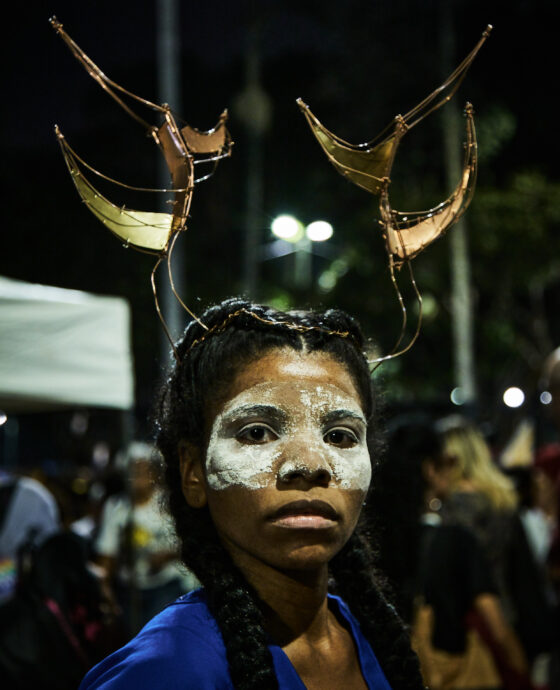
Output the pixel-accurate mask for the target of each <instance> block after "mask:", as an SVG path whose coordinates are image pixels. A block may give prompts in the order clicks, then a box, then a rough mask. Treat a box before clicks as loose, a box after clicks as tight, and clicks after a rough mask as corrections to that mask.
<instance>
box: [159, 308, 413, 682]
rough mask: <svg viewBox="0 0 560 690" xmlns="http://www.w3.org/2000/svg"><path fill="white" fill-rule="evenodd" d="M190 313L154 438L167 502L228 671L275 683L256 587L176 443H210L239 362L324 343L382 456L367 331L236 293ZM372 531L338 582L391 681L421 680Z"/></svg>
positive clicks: (373, 448)
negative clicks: (202, 501) (196, 498)
mask: <svg viewBox="0 0 560 690" xmlns="http://www.w3.org/2000/svg"><path fill="white" fill-rule="evenodd" d="M201 321H202V322H203V324H204V325H205V326H206V327H207V329H208V330H205V329H204V326H202V325H201V324H200V323H199V322H196V321H193V322H191V323H190V324H189V325H188V327H187V329H186V331H185V333H184V336H183V338H182V340H181V341H180V342H179V343H178V345H177V363H176V364H175V366H174V368H173V370H172V371H171V373H170V375H169V377H168V379H167V381H166V382H165V384H164V385H163V387H162V390H161V393H160V396H159V399H158V403H157V407H156V415H155V417H156V418H155V422H156V442H157V445H158V447H159V449H160V451H161V453H162V455H163V458H164V473H165V484H166V486H167V492H168V504H169V510H170V512H171V514H172V516H173V519H174V521H175V527H176V531H177V534H178V535H179V537H180V540H181V557H182V559H183V561H184V563H185V565H186V566H187V567H188V568H189V569H190V570H191V571H192V572H194V574H195V575H196V576H197V577H198V579H199V580H200V582H201V583H202V584H203V586H204V588H205V592H206V595H207V600H208V606H209V609H210V611H211V613H212V614H213V616H214V617H215V619H216V621H217V623H218V626H219V628H220V631H221V634H222V638H223V641H224V644H225V648H226V653H227V659H228V664H229V669H230V675H231V679H232V681H233V684H234V686H235V688H236V689H237V690H257V689H258V690H267V689H269V688H270V689H272V688H277V687H278V681H277V678H276V674H275V671H274V667H273V661H272V656H271V653H270V651H269V649H268V646H267V635H266V632H265V629H264V617H263V614H262V611H261V606H260V603H261V602H260V600H259V597H258V595H257V594H256V592H255V591H254V589H253V588H252V587H251V586H250V585H249V584H248V582H247V581H246V580H245V578H244V576H243V574H242V573H241V571H240V570H239V569H238V568H237V567H236V566H235V564H234V563H233V561H232V559H231V557H230V556H229V554H228V552H227V551H226V550H225V549H224V547H223V546H222V544H221V542H220V539H219V537H218V534H217V531H216V529H215V527H214V524H213V522H212V519H211V517H210V513H209V510H208V508H207V507H203V508H192V507H191V506H189V505H188V504H187V502H186V500H185V498H184V496H183V493H182V489H181V475H180V460H179V444H180V442H181V441H183V440H184V441H188V442H189V443H191V444H193V445H195V446H196V447H198V448H200V449H202V450H205V448H206V443H207V440H206V439H205V437H204V435H205V429H207V423H206V422H207V420H206V419H205V413H206V412H207V410H208V408H209V405H210V403H211V401H212V400H213V399H215V398H216V396H221V395H223V394H224V393H225V392H226V391H227V389H228V386H229V385H230V383H231V382H232V381H233V379H234V377H235V376H236V374H237V373H238V371H239V370H240V368H241V367H242V366H246V365H247V364H249V363H250V362H251V361H253V360H255V359H257V358H259V357H261V356H262V355H264V354H265V353H266V352H267V351H270V350H273V349H278V348H286V347H291V348H293V349H294V350H298V351H307V352H312V351H321V352H325V353H328V354H329V355H330V356H332V357H333V358H334V359H335V360H337V361H339V362H340V363H342V364H343V365H344V366H345V367H346V368H347V370H348V371H349V373H350V375H351V376H352V378H353V381H354V383H355V385H356V389H357V391H358V393H359V395H360V398H361V401H362V405H363V409H364V413H365V415H366V418H367V419H368V422H369V423H368V447H369V450H370V455H371V457H372V458H375V457H376V455H377V449H378V445H379V440H378V439H377V437H376V429H377V425H376V424H372V423H371V420H372V419H373V417H374V415H375V413H376V406H375V404H374V397H373V392H372V386H371V378H370V373H369V367H368V364H367V360H366V358H365V357H364V355H363V345H364V342H363V336H362V334H361V331H360V329H359V326H358V325H357V323H356V322H355V321H354V319H352V318H351V317H350V316H348V315H347V314H345V313H344V312H341V311H338V310H329V311H326V312H324V313H314V312H291V313H282V312H278V311H276V310H274V309H271V308H269V307H265V306H260V305H254V304H252V303H249V302H247V301H245V300H242V299H239V298H231V299H228V300H225V301H224V302H222V303H220V304H218V305H216V306H214V307H211V308H209V309H208V310H207V311H206V312H205V313H204V314H203V315H202V316H201ZM364 534H365V532H364V530H363V529H362V530H361V531H360V530H357V531H356V532H355V533H354V535H353V536H352V538H351V539H350V540H349V542H348V543H347V544H346V546H345V547H344V549H343V551H342V552H341V553H340V554H339V555H338V556H337V557H336V558H335V559H334V560H333V562H332V564H331V565H332V570H331V572H332V576H333V578H334V580H335V582H336V587H337V591H338V592H339V593H340V594H341V595H342V596H343V598H344V599H345V600H346V601H347V603H348V604H349V606H350V607H351V610H352V612H353V613H354V615H355V616H356V618H357V619H358V620H359V621H360V624H361V626H362V629H363V631H364V634H365V635H366V638H367V639H368V640H369V641H370V643H371V645H372V648H373V649H374V650H375V653H376V656H377V658H378V660H379V662H380V664H381V666H382V668H383V671H384V673H385V675H386V676H387V678H388V680H389V682H390V683H391V685H392V687H394V688H398V689H399V690H400V689H401V688H402V689H403V690H405V689H406V690H408V688H410V689H412V688H415V689H418V688H421V687H423V684H422V680H421V676H420V671H419V666H418V661H417V659H416V656H415V655H414V653H413V652H412V650H411V648H410V644H409V641H408V638H407V635H406V632H405V630H404V627H403V625H402V623H401V622H400V619H399V618H398V616H397V614H396V612H395V610H394V608H393V607H392V606H391V605H390V604H388V602H387V601H386V599H385V598H384V596H383V594H382V592H381V589H380V587H379V586H378V584H377V582H376V576H375V571H374V569H373V565H372V553H371V547H370V546H369V543H368V539H367V537H365V536H364Z"/></svg>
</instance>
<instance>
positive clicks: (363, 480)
mask: <svg viewBox="0 0 560 690" xmlns="http://www.w3.org/2000/svg"><path fill="white" fill-rule="evenodd" d="M328 456H329V459H328V462H329V464H330V466H331V468H332V471H333V475H334V478H335V479H336V481H337V483H338V486H339V487H340V488H341V489H358V490H360V491H364V492H365V491H367V490H368V488H369V483H370V481H371V461H370V457H369V452H368V449H367V448H365V447H362V446H356V447H355V448H345V449H341V448H334V447H333V448H329V450H328Z"/></svg>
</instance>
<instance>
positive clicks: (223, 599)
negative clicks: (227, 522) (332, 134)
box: [182, 511, 278, 690]
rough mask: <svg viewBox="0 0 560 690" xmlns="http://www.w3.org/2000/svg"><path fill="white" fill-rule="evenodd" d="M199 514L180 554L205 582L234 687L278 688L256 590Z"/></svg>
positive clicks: (242, 689) (261, 689) (249, 689)
mask: <svg viewBox="0 0 560 690" xmlns="http://www.w3.org/2000/svg"><path fill="white" fill-rule="evenodd" d="M204 512H206V511H204ZM203 515H204V513H203V514H202V515H201V516H200V517H201V518H202V519H201V520H200V522H201V523H203V524H201V525H200V528H199V529H196V526H194V527H195V529H194V530H193V531H192V533H191V534H190V535H188V536H187V537H186V539H184V542H183V548H182V553H183V556H184V557H185V561H186V562H187V563H188V564H189V567H191V569H192V570H193V571H194V572H195V574H196V576H197V577H198V578H199V580H200V581H201V582H202V583H203V584H204V587H205V591H206V595H207V599H208V608H209V609H210V611H211V613H212V615H213V616H214V618H215V619H216V621H217V623H218V626H219V628H220V631H221V634H222V638H223V640H224V644H225V647H226V653H227V659H228V663H229V669H230V674H231V678H232V681H233V684H234V686H235V688H237V689H238V690H276V688H278V681H277V679H276V673H275V672H274V666H273V662H272V655H271V653H270V650H269V648H268V645H267V636H266V633H265V630H264V627H263V617H262V613H261V611H260V608H259V607H258V605H257V603H256V601H258V599H257V597H256V594H255V593H254V591H253V590H252V588H251V587H250V586H249V585H248V584H247V581H246V580H245V578H244V577H243V575H242V574H241V573H240V572H239V570H238V569H237V568H236V567H235V565H234V564H233V562H232V561H231V559H230V557H229V555H228V553H227V552H226V551H225V549H224V548H223V546H222V545H221V543H220V542H219V540H218V537H217V534H216V532H215V530H214V526H213V524H212V522H211V521H210V518H209V516H208V518H207V519H204V517H203ZM192 527H193V525H192V523H191V528H192Z"/></svg>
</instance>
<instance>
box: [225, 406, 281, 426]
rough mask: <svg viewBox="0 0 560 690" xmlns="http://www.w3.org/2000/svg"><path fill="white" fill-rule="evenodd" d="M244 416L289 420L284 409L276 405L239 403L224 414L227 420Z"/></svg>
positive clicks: (278, 420)
mask: <svg viewBox="0 0 560 690" xmlns="http://www.w3.org/2000/svg"><path fill="white" fill-rule="evenodd" d="M243 417H266V418H268V419H272V420H273V421H275V422H279V423H285V422H286V421H287V420H288V415H287V414H286V412H284V410H282V409H281V408H279V407H276V406H275V405H259V404H254V405H250V404H248V405H239V406H238V407H234V408H232V409H231V410H228V411H227V412H226V413H225V414H224V417H223V418H224V421H225V422H235V421H236V420H238V419H239V418H243Z"/></svg>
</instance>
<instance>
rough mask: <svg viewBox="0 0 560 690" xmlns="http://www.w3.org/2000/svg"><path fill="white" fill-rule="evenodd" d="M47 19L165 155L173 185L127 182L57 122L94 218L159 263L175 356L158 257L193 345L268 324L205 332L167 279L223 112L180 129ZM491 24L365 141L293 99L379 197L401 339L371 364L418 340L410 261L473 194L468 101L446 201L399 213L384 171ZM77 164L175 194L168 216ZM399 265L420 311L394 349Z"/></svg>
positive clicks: (216, 146) (218, 143) (352, 174)
mask: <svg viewBox="0 0 560 690" xmlns="http://www.w3.org/2000/svg"><path fill="white" fill-rule="evenodd" d="M50 22H51V24H52V26H53V28H54V29H55V31H56V32H57V33H58V34H59V35H60V36H61V38H62V39H63V40H64V41H65V43H66V44H67V45H68V46H69V48H70V50H71V51H72V53H73V54H74V56H75V57H76V58H77V59H78V60H79V62H81V63H82V65H83V66H84V67H85V69H86V70H87V72H88V73H89V75H90V76H91V77H92V78H93V79H95V80H96V81H97V82H98V83H99V85H100V86H101V87H102V88H103V89H104V90H105V91H106V92H107V93H108V94H109V95H110V96H111V97H112V98H113V99H114V100H115V101H117V103H119V105H120V106H121V107H122V108H124V110H125V111H126V112H127V113H128V114H129V115H130V116H131V117H133V118H134V119H135V120H137V121H138V122H139V123H140V124H142V125H143V126H144V127H146V129H147V130H148V132H149V134H150V135H151V136H152V137H153V139H154V141H155V143H156V144H157V145H158V146H159V148H160V149H161V151H162V153H163V155H164V157H165V161H166V164H167V167H168V168H169V172H170V175H171V182H172V186H171V187H170V188H169V189H151V188H138V187H132V186H130V185H127V184H123V183H122V182H118V181H117V180H114V179H112V178H110V177H108V176H106V175H103V174H102V173H100V172H98V171H97V170H95V169H94V168H92V167H91V166H89V165H88V164H87V163H86V162H85V161H84V160H83V159H82V158H80V157H79V156H78V154H77V153H76V152H75V151H74V150H73V149H72V148H71V147H70V145H69V144H68V142H67V141H66V139H65V137H64V135H63V134H62V132H61V131H60V129H59V128H58V126H57V127H55V131H56V134H57V137H58V140H59V143H60V146H61V149H62V152H63V155H64V158H65V160H66V163H67V166H68V169H69V171H70V173H71V175H72V178H73V181H74V184H75V185H76V188H77V190H78V192H79V194H80V196H81V198H82V200H83V201H84V203H85V204H86V205H87V206H88V208H89V209H90V211H91V212H92V213H93V214H94V215H95V216H96V217H97V218H99V220H101V221H102V222H103V224H104V225H106V226H107V227H108V228H109V230H111V232H113V233H114V234H115V235H117V236H118V237H119V238H120V239H121V240H123V241H124V243H125V245H126V246H131V247H133V248H134V249H138V250H140V251H144V252H149V253H152V254H155V255H156V256H157V261H156V263H155V266H154V268H153V270H152V274H151V284H152V290H153V294H154V300H155V304H156V309H157V312H158V315H159V317H160V319H161V322H162V324H163V327H164V330H165V333H166V335H167V337H168V338H169V341H170V343H171V346H172V348H173V352H174V354H175V357H176V358H178V353H177V349H176V348H175V346H174V344H173V341H172V339H171V336H170V333H169V330H168V328H167V326H166V324H165V321H164V319H163V316H162V314H161V310H160V308H159V303H158V298H157V290H156V286H155V273H156V270H157V268H158V266H159V265H160V263H161V262H162V261H163V260H166V261H167V266H168V275H169V282H170V286H171V289H172V291H173V294H174V295H175V297H176V298H177V299H178V301H179V302H180V304H181V305H182V306H183V307H184V309H185V310H186V311H187V312H188V313H189V314H190V315H191V316H192V317H193V318H194V319H195V320H196V321H197V322H198V323H199V324H200V326H201V327H202V328H203V330H204V331H205V333H204V334H203V335H202V336H201V337H200V338H197V339H196V340H195V341H194V343H193V346H194V345H195V344H197V343H200V342H202V341H203V340H205V339H206V338H207V337H209V336H210V335H212V334H213V333H216V332H220V331H222V330H223V329H224V328H225V327H226V326H228V325H229V324H230V323H231V321H233V320H234V319H235V318H236V317H237V316H240V315H241V314H244V315H246V316H249V317H253V318H255V319H257V320H259V321H266V319H265V318H264V317H261V316H257V315H256V314H255V313H253V312H251V311H249V310H246V309H241V310H240V311H239V312H237V313H235V314H230V315H229V316H228V318H227V320H226V322H224V323H223V324H219V325H217V326H214V327H213V328H212V329H210V330H209V329H208V328H207V327H206V325H205V324H203V323H202V322H201V321H200V319H198V317H197V316H196V315H195V314H194V313H193V312H192V311H191V310H190V309H189V308H188V307H187V306H186V305H185V304H184V302H183V301H182V300H181V298H180V297H179V295H178V294H177V292H176V290H175V286H174V283H173V275H172V271H171V253H172V251H173V247H174V244H175V241H176V239H177V237H178V235H179V234H180V233H181V232H182V231H184V230H185V229H186V221H187V217H188V213H189V208H190V204H191V200H192V194H193V190H194V186H195V184H197V183H198V182H201V181H202V180H206V179H208V177H210V176H211V175H212V173H213V172H214V170H215V168H216V166H217V164H218V162H219V161H220V160H221V159H223V158H225V157H227V156H229V155H230V153H231V147H232V145H233V142H232V140H231V137H230V135H229V132H228V131H227V129H226V126H225V123H226V120H227V111H224V112H223V113H222V115H221V117H220V119H219V121H218V123H217V125H216V126H215V127H214V128H213V129H211V130H209V131H206V132H202V131H199V130H197V129H194V128H193V127H191V126H189V125H188V124H186V123H185V124H183V126H182V127H179V125H178V124H177V118H176V115H174V114H173V112H172V111H171V109H170V107H169V105H167V104H162V105H157V104H155V103H152V102H150V101H148V100H146V99H144V98H141V97H139V96H137V95H135V94H133V93H131V92H130V91H127V90H126V89H124V88H123V87H122V86H119V85H118V84H117V83H115V82H114V81H112V80H111V79H109V78H108V77H107V76H106V75H105V74H104V73H103V72H102V71H101V70H100V69H99V67H97V65H96V64H95V63H94V62H93V61H92V60H91V59H90V58H89V57H88V56H87V55H86V54H85V53H84V52H83V50H81V48H79V46H78V45H76V43H75V42H74V41H73V40H72V39H71V38H70V36H69V35H68V34H67V33H66V32H65V31H64V29H63V27H62V24H61V23H60V22H59V21H58V20H57V19H56V17H53V18H52V19H51V20H50ZM491 28H492V27H491V26H488V27H487V28H486V30H485V31H484V33H483V35H482V37H481V39H480V40H479V42H478V43H477V45H476V46H475V47H474V48H473V50H472V51H471V52H470V53H469V55H467V57H466V58H465V59H464V60H463V61H462V62H461V64H460V65H459V66H458V67H457V68H456V69H455V70H454V71H453V73H452V74H451V75H450V76H449V77H448V78H447V79H446V80H445V82H444V83H443V84H442V85H441V86H439V87H438V88H437V89H436V90H435V91H433V92H432V93H431V94H430V95H429V96H428V97H427V98H425V99H424V100H423V101H421V102H420V103H419V104H418V105H417V106H415V107H414V108H413V109H412V110H410V111H409V112H408V113H406V114H405V115H398V116H397V117H395V118H394V120H393V122H392V123H391V124H390V125H389V126H388V127H386V128H385V130H383V132H381V133H380V134H379V135H378V136H377V137H375V138H374V139H372V140H371V141H369V142H367V143H365V144H359V145H353V144H350V143H348V142H346V141H344V140H343V139H341V138H340V137H338V136H336V135H335V134H333V133H332V132H330V131H329V130H328V129H326V127H324V125H322V124H321V122H319V120H318V119H317V118H316V117H315V115H314V114H313V113H312V112H311V110H310V109H309V107H308V106H307V105H306V104H305V103H304V102H303V101H302V100H301V99H298V101H297V102H298V105H299V106H300V108H301V110H302V111H303V113H304V115H305V117H306V118H307V121H308V123H309V125H310V127H311V129H312V131H313V134H314V135H315V137H316V139H317V140H318V142H319V144H320V145H321V147H322V148H323V150H324V151H325V153H326V155H327V157H328V159H329V161H330V162H331V163H332V164H333V165H334V166H335V168H336V169H337V170H338V171H339V172H340V173H341V174H342V175H343V176H344V177H346V178H347V179H349V180H350V181H352V182H354V183H355V184H356V185H358V186H359V187H362V188H363V189H365V190H366V191H368V192H370V193H371V194H375V195H377V196H379V208H380V215H381V220H380V224H381V227H382V229H383V237H384V239H385V246H386V249H387V254H388V257H389V269H390V274H391V280H392V282H393V285H394V286H395V290H396V292H397V296H398V298H399V302H400V304H401V308H402V312H403V320H402V328H401V334H400V337H399V339H398V341H397V343H396V344H395V346H394V347H393V350H392V351H391V353H390V354H389V355H386V356H384V357H381V358H378V359H375V360H372V361H370V363H371V364H379V363H380V362H381V361H383V360H385V359H389V358H392V357H396V356H398V355H400V354H402V353H404V352H406V351H407V350H408V349H410V347H411V346H412V345H413V343H414V342H415V340H416V338H417V337H418V334H419V331H420V325H421V319H422V310H421V304H422V299H421V296H420V292H419V290H418V288H417V287H416V283H415V281H414V276H413V273H412V268H411V265H410V262H411V260H412V259H413V258H414V257H415V256H417V255H418V254H419V253H420V252H421V251H422V250H423V249H425V248H426V247H427V246H428V245H429V244H430V243H431V242H433V241H434V240H435V239H437V237H439V236H441V235H442V234H443V233H444V232H445V231H446V230H447V228H449V227H450V226H451V225H452V224H453V223H455V222H456V221H457V220H458V219H459V218H460V217H461V215H462V214H463V213H464V211H465V210H466V208H467V206H468V205H469V203H470V200H471V198H472V195H473V192H474V185H475V180H476V169H477V153H476V151H477V147H476V135H475V128H474V119H473V109H472V106H471V105H470V104H469V103H467V105H466V107H465V113H466V122H467V126H466V133H467V136H466V144H465V156H464V162H463V172H462V176H461V179H460V181H459V183H458V184H457V187H456V188H455V190H454V192H453V193H452V194H451V195H450V196H449V198H448V199H446V200H445V201H444V202H442V203H441V204H439V205H438V206H436V207H435V208H432V209H429V210H428V211H423V212H412V213H402V212H400V211H396V210H394V209H393V208H392V207H391V204H390V201H389V185H390V182H391V179H390V174H391V170H392V167H393V163H394V160H395V155H396V152H397V149H398V146H399V144H400V141H401V139H402V138H403V136H404V135H405V134H406V133H407V132H408V131H409V130H410V129H412V127H414V126H415V125H416V124H418V123H419V122H420V121H421V120H423V119H424V118H425V117H426V116H427V115H429V114H430V113H432V112H433V111H435V110H437V109H438V108H439V107H441V106H442V105H443V104H445V103H446V102H447V101H449V100H450V99H451V97H452V96H453V95H454V93H455V92H456V91H457V89H458V88H459V85H460V84H461V82H462V80H463V78H464V76H465V74H466V72H467V70H468V68H469V67H470V65H471V63H472V61H473V60H474V58H475V56H476V54H477V53H478V51H479V50H480V47H481V46H482V44H483V43H484V41H485V40H486V38H487V37H488V35H489V33H490V30H491ZM125 97H127V98H128V99H132V100H134V101H136V102H139V103H141V104H142V105H143V106H145V107H148V108H150V109H151V110H154V111H156V112H158V113H159V114H160V116H162V117H163V122H162V124H160V125H159V126H157V125H150V124H149V123H148V122H147V121H145V120H144V119H143V118H142V117H140V116H139V115H138V114H137V113H136V112H135V111H134V110H132V108H131V107H130V106H129V105H128V103H127V102H126V101H125V100H124V98H125ZM200 164H206V165H210V166H211V167H210V170H209V171H207V172H206V173H205V174H203V175H200V176H195V166H198V165H200ZM83 168H86V169H87V170H89V171H90V172H92V173H94V174H95V175H97V176H99V177H101V178H103V179H105V180H107V181H109V182H112V183H114V184H117V185H120V186H122V187H125V188H127V189H134V190H136V191H143V192H162V193H173V196H174V198H173V202H172V211H171V213H161V212H147V211H134V210H131V209H127V208H125V207H124V206H117V205H115V204H113V203H112V202H110V201H109V200H108V199H107V198H106V197H104V196H103V195H102V194H101V193H100V192H99V191H98V190H97V189H96V188H95V187H94V186H93V185H92V184H91V183H90V182H89V181H88V180H87V178H86V177H85V175H84V173H83V171H82V169H83ZM403 264H407V266H408V268H409V271H410V278H411V282H412V285H413V288H414V291H415V294H416V297H417V299H418V303H419V305H420V311H419V317H418V323H417V327H416V331H415V333H414V336H413V338H412V340H411V342H410V343H409V344H408V345H407V346H406V347H404V348H402V349H401V350H400V351H397V350H398V347H399V345H400V343H401V341H402V338H403V336H404V332H405V328H406V308H405V306H404V302H403V298H402V296H401V294H400V291H399V288H398V285H397V281H396V277H395V268H397V269H399V268H400V267H401V266H402V265H403ZM270 323H272V324H274V325H279V323H280V322H278V321H272V320H271V321H270ZM283 325H285V326H286V327H288V328H293V329H294V330H297V331H305V330H306V329H307V327H306V326H303V325H300V324H290V323H284V324H283ZM309 328H311V327H309ZM312 328H313V329H316V328H317V327H316V326H314V327H312ZM325 331H326V332H327V333H328V334H330V335H334V336H338V337H348V335H349V334H348V333H346V332H338V331H327V329H325Z"/></svg>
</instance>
